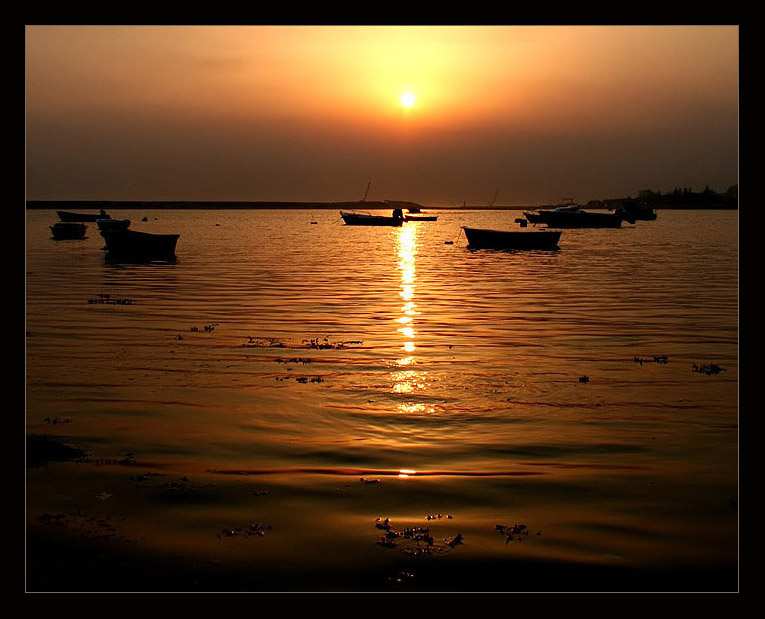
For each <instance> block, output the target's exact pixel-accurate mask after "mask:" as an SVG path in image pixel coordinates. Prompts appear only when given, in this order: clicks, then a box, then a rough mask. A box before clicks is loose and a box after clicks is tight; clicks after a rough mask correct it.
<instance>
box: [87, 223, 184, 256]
mask: <svg viewBox="0 0 765 619" xmlns="http://www.w3.org/2000/svg"><path fill="white" fill-rule="evenodd" d="M101 236H102V237H104V240H105V241H106V251H107V252H108V255H109V256H110V257H120V258H136V259H149V260H151V259H156V260H162V259H170V258H173V257H174V256H175V246H176V243H177V242H178V237H180V234H150V233H148V232H138V231H137V230H130V229H123V230H119V229H117V230H109V229H106V230H101Z"/></svg>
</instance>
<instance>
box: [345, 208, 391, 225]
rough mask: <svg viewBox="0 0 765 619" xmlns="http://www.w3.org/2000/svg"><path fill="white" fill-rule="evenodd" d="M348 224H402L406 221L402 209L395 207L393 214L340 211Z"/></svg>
mask: <svg viewBox="0 0 765 619" xmlns="http://www.w3.org/2000/svg"><path fill="white" fill-rule="evenodd" d="M340 216H341V217H342V218H343V221H344V222H345V225H346V226H400V225H401V224H403V223H404V214H403V213H402V212H401V209H395V210H394V211H393V215H392V216H391V217H388V216H386V215H369V214H366V213H348V212H345V211H340Z"/></svg>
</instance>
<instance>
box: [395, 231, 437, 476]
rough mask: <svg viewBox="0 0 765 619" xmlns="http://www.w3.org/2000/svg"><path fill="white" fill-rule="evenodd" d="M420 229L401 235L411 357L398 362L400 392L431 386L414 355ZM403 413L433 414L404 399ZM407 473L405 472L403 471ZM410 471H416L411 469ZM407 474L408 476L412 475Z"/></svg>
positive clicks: (405, 333)
mask: <svg viewBox="0 0 765 619" xmlns="http://www.w3.org/2000/svg"><path fill="white" fill-rule="evenodd" d="M417 230H418V228H417V227H416V226H411V227H410V226H404V227H402V228H401V229H400V231H399V235H398V243H397V248H398V269H399V271H400V272H401V285H400V289H399V296H400V297H401V298H402V299H403V300H404V304H403V305H402V307H401V312H402V315H401V317H399V318H397V319H396V321H397V322H398V323H399V324H400V325H401V326H400V327H399V328H398V329H397V330H396V331H397V332H398V333H400V334H401V336H402V337H403V339H404V341H403V344H402V347H403V349H404V352H405V353H406V355H407V356H405V357H402V358H401V359H399V360H398V361H396V365H397V366H398V367H399V368H405V369H403V370H399V371H396V372H393V373H392V374H391V376H392V378H393V392H394V393H399V394H411V393H414V392H416V391H419V390H422V389H425V388H426V387H427V386H428V383H427V372H417V371H415V370H414V369H412V368H413V367H414V366H415V365H416V363H417V361H416V359H415V357H414V355H413V353H414V352H415V350H416V346H415V338H416V336H417V331H416V330H415V328H414V323H415V317H416V316H419V314H420V312H418V311H417V304H416V303H415V302H414V295H415V291H416V289H417V277H416V275H417V272H416V268H415V265H416V258H417ZM397 408H398V411H399V412H401V413H410V414H411V413H432V412H433V410H434V409H433V408H432V407H431V406H428V405H425V404H422V403H417V402H402V403H400V404H398V407H397ZM402 474H403V471H402ZM408 474H413V471H412V472H409V473H408ZM408 474H407V475H404V476H408Z"/></svg>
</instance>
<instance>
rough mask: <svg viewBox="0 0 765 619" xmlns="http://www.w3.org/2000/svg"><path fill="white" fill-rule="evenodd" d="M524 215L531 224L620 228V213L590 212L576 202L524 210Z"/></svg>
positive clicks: (562, 226) (554, 226)
mask: <svg viewBox="0 0 765 619" xmlns="http://www.w3.org/2000/svg"><path fill="white" fill-rule="evenodd" d="M523 215H524V217H526V219H527V220H529V221H530V222H531V223H533V224H546V225H547V227H548V228H620V227H621V225H622V219H623V218H622V215H621V214H620V213H592V212H590V211H584V210H582V209H581V207H580V206H579V205H578V204H566V205H564V206H559V207H557V208H554V209H551V210H547V209H540V210H538V211H536V212H531V211H529V212H525V213H524V214H523Z"/></svg>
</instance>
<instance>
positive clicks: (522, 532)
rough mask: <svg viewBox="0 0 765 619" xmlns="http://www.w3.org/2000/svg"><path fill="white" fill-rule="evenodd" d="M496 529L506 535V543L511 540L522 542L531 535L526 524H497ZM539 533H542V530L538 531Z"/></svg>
mask: <svg viewBox="0 0 765 619" xmlns="http://www.w3.org/2000/svg"><path fill="white" fill-rule="evenodd" d="M494 530H495V531H496V532H497V533H499V534H500V535H504V536H505V544H509V543H510V542H522V541H523V540H524V539H526V538H527V537H528V536H529V528H528V527H527V526H526V525H525V524H513V525H505V524H495V525H494ZM536 534H537V535H542V532H541V531H537V533H536Z"/></svg>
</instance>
